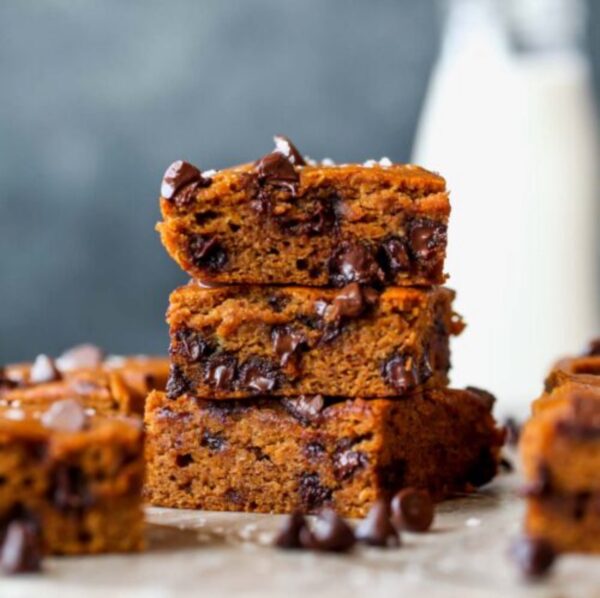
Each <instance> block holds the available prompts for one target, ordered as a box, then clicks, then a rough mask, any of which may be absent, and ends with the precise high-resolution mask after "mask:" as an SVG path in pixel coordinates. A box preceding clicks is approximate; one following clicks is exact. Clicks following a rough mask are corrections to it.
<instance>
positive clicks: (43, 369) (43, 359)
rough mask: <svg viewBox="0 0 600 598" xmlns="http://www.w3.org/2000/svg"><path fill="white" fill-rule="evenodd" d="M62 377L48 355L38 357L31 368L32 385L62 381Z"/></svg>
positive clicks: (30, 378) (30, 379) (30, 380)
mask: <svg viewBox="0 0 600 598" xmlns="http://www.w3.org/2000/svg"><path fill="white" fill-rule="evenodd" d="M60 378H61V375H60V372H59V371H58V369H57V367H56V365H55V363H54V360H53V359H51V358H50V357H48V356H47V355H43V354H42V355H38V356H37V357H36V358H35V361H34V362H33V365H32V366H31V371H30V372H29V382H31V383H32V384H42V383H44V382H54V381H55V380H60Z"/></svg>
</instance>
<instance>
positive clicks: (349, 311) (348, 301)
mask: <svg viewBox="0 0 600 598" xmlns="http://www.w3.org/2000/svg"><path fill="white" fill-rule="evenodd" d="M377 299H378V295H377V292H376V291H374V290H373V289H371V288H369V287H365V288H361V286H360V285H359V284H358V283H357V282H351V283H350V284H347V285H346V286H345V287H344V288H343V289H341V290H340V291H339V292H338V293H337V294H336V296H335V297H334V299H333V301H332V303H331V307H330V308H329V309H327V310H326V314H325V315H326V317H327V318H328V319H332V320H340V319H342V318H357V317H358V316H360V315H361V314H362V313H363V312H364V311H365V309H366V308H367V307H369V306H371V305H373V304H374V303H376V302H377Z"/></svg>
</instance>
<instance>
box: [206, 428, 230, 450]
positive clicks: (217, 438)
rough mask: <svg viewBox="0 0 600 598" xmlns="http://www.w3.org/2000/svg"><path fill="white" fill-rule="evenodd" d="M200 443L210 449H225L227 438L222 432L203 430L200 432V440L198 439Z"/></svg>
mask: <svg viewBox="0 0 600 598" xmlns="http://www.w3.org/2000/svg"><path fill="white" fill-rule="evenodd" d="M200 444H201V445H202V446H206V447H208V448H209V449H210V450H211V451H217V452H218V451H222V450H224V449H225V447H226V446H227V440H226V439H225V436H223V434H218V433H215V432H210V431H209V430H204V432H202V440H201V441H200Z"/></svg>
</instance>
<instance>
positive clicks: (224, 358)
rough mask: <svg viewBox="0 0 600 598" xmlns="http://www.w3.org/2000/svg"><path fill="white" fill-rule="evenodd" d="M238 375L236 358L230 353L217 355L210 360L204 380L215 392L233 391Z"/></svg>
mask: <svg viewBox="0 0 600 598" xmlns="http://www.w3.org/2000/svg"><path fill="white" fill-rule="evenodd" d="M236 373H237V360H236V358H235V357H234V356H233V355H230V354H228V353H216V354H215V355H212V356H211V357H209V358H208V361H207V363H206V370H205V374H204V380H205V381H206V382H207V383H208V384H209V385H210V386H211V387H212V388H214V389H215V390H231V389H232V388H233V386H234V383H235V378H236Z"/></svg>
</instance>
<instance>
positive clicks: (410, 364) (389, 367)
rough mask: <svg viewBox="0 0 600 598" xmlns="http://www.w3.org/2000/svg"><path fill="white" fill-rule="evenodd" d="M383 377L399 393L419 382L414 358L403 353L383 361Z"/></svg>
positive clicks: (410, 388)
mask: <svg viewBox="0 0 600 598" xmlns="http://www.w3.org/2000/svg"><path fill="white" fill-rule="evenodd" d="M383 377H384V379H385V381H386V382H387V383H388V384H389V385H390V386H392V387H394V389H395V390H396V391H397V392H398V393H399V394H401V395H402V394H405V393H407V392H408V391H410V390H412V389H413V388H415V387H416V386H418V385H419V384H420V383H421V380H420V376H419V371H418V368H417V367H416V363H415V360H414V359H413V358H411V357H406V356H404V355H394V356H392V357H391V358H390V359H388V360H387V361H386V362H385V364H384V366H383Z"/></svg>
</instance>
